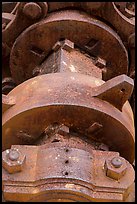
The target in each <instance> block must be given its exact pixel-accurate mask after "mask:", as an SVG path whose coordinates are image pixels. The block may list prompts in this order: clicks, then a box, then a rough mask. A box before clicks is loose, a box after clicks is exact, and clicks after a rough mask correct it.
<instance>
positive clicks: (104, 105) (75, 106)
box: [3, 73, 134, 162]
mask: <svg viewBox="0 0 137 204" xmlns="http://www.w3.org/2000/svg"><path fill="white" fill-rule="evenodd" d="M118 78H119V77H118ZM127 78H128V77H127ZM121 79H122V78H121ZM123 79H124V78H123ZM113 81H114V80H113ZM119 81H120V80H119ZM122 81H123V80H121V82H122ZM45 82H46V84H45ZM103 83H104V82H103V81H102V80H100V79H96V78H92V77H91V76H86V75H81V74H77V73H56V74H49V75H42V76H38V77H35V78H33V79H30V80H28V81H26V82H24V83H23V84H21V85H20V86H17V87H16V88H15V89H14V90H13V91H11V92H10V93H9V95H8V96H11V97H13V98H15V101H16V105H14V106H13V107H12V108H10V110H9V111H8V112H5V113H4V115H3V148H4V149H7V148H9V147H10V145H11V144H20V142H21V139H20V138H19V137H18V136H17V135H18V133H19V132H20V131H23V132H25V133H27V134H29V135H31V136H32V137H34V138H37V137H39V135H40V134H41V133H42V132H43V131H44V128H45V127H46V126H47V125H49V124H50V123H51V124H52V123H54V122H59V123H64V121H65V123H66V124H65V125H69V126H70V125H73V126H74V128H76V129H79V131H85V129H87V128H88V127H89V126H90V125H91V124H92V123H93V122H99V123H100V124H102V125H103V128H102V131H101V132H99V135H98V137H97V136H96V137H97V138H98V139H99V140H101V138H102V142H104V141H105V142H106V143H108V144H109V145H110V146H111V148H112V149H113V148H114V149H115V150H116V151H118V152H121V154H122V155H125V157H126V159H128V160H129V161H130V162H132V161H133V159H134V156H133V155H134V124H133V119H132V115H131V114H129V116H128V117H127V115H126V113H125V112H126V111H127V110H128V109H129V108H128V105H126V104H125V105H124V106H123V112H120V111H119V110H118V109H116V108H115V107H114V106H112V105H111V104H110V103H108V100H107V98H105V97H104V99H103V100H101V99H98V96H97V95H98V94H97V93H102V94H103V92H104V90H105V91H106V96H107V97H108V98H109V99H111V97H112V95H113V90H115V92H116V91H117V92H120V90H121V87H120V89H118V88H117V85H118V84H117V81H114V82H113V83H115V84H116V87H115V88H114V86H113V88H112V87H110V84H111V80H110V82H106V84H104V85H106V86H105V87H104V86H103V85H102V86H99V85H100V84H103ZM107 84H108V86H107ZM121 84H122V83H121ZM127 84H128V83H127ZM130 85H131V87H132V84H129V86H130ZM97 86H99V87H98V88H97ZM101 87H102V88H101ZM101 89H102V90H101ZM111 91H112V95H111ZM127 91H128V90H127ZM107 92H108V93H107ZM115 94H116V93H115ZM120 94H122V97H123V99H124V95H125V100H127V98H126V97H127V94H126V93H125V94H123V93H120ZM117 99H119V101H121V99H120V96H119V93H118V97H117ZM106 100H107V101H106ZM123 103H124V101H123ZM46 118H48V120H47V119H46ZM15 121H16V122H15ZM28 121H29V123H28ZM110 126H111V129H109V128H108V127H110ZM7 128H8V131H7ZM103 138H104V139H103ZM118 140H119V142H118ZM14 142H15V143H14ZM112 143H114V145H112Z"/></svg>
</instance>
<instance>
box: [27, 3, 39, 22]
mask: <svg viewBox="0 0 137 204" xmlns="http://www.w3.org/2000/svg"><path fill="white" fill-rule="evenodd" d="M23 13H24V14H25V15H26V16H27V17H29V18H31V19H37V18H39V17H40V16H41V14H42V9H41V7H40V6H39V5H38V4H37V3H34V2H30V3H27V4H25V6H24V8H23Z"/></svg>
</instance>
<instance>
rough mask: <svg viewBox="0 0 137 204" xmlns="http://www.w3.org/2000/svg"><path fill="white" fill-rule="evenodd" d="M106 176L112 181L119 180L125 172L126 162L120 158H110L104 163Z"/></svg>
mask: <svg viewBox="0 0 137 204" xmlns="http://www.w3.org/2000/svg"><path fill="white" fill-rule="evenodd" d="M105 169H106V175H107V176H108V177H110V178H112V179H115V180H119V179H120V178H121V177H123V176H124V174H125V173H126V170H127V161H126V160H125V159H124V158H122V157H112V158H108V159H107V160H106V161H105Z"/></svg>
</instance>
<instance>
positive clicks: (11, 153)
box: [8, 149, 20, 161]
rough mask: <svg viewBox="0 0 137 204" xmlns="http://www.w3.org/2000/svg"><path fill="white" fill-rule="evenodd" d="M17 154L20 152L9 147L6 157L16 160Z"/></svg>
mask: <svg viewBox="0 0 137 204" xmlns="http://www.w3.org/2000/svg"><path fill="white" fill-rule="evenodd" d="M19 156H20V154H19V152H18V150H17V149H11V150H10V152H9V154H8V157H9V159H10V160H11V161H17V160H18V158H19Z"/></svg>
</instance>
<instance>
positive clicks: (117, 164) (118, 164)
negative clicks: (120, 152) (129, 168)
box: [111, 157, 122, 168]
mask: <svg viewBox="0 0 137 204" xmlns="http://www.w3.org/2000/svg"><path fill="white" fill-rule="evenodd" d="M111 164H112V165H113V166H114V167H115V168H120V167H121V166H122V161H121V159H120V158H119V157H114V158H113V159H112V160H111Z"/></svg>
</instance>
